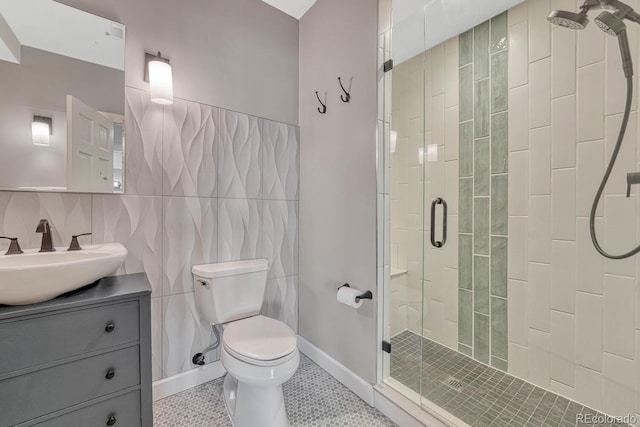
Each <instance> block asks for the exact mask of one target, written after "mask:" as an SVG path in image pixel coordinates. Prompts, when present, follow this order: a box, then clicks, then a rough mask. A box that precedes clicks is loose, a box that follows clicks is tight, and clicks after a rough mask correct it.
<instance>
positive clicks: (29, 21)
mask: <svg viewBox="0 0 640 427" xmlns="http://www.w3.org/2000/svg"><path fill="white" fill-rule="evenodd" d="M124 49H125V28H124V26H123V25H122V24H119V23H117V22H112V21H109V20H107V19H104V18H101V17H98V16H95V15H91V14H88V13H85V12H82V11H80V10H77V9H74V8H72V7H69V6H66V5H63V4H60V3H57V2H55V1H53V0H20V1H16V0H0V93H1V94H2V95H1V96H0V153H1V154H0V188H2V189H11V190H37V191H73V192H92V193H114V192H115V193H121V192H123V191H124V181H123V180H124V163H125V162H124V143H125V141H124V104H125V103H124V55H125V51H124Z"/></svg>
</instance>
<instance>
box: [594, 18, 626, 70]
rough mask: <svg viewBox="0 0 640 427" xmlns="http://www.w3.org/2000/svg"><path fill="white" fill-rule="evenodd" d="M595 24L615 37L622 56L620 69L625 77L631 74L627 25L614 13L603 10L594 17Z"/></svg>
mask: <svg viewBox="0 0 640 427" xmlns="http://www.w3.org/2000/svg"><path fill="white" fill-rule="evenodd" d="M595 22H596V25H597V26H598V28H600V29H601V30H602V31H604V32H605V33H607V34H609V35H611V36H614V37H617V38H618V45H619V46H620V55H621V56H622V70H623V71H624V75H625V77H627V78H630V77H631V76H633V60H632V59H631V49H630V48H629V38H628V37H627V26H626V25H625V23H624V22H622V18H620V17H618V16H617V15H616V14H613V13H610V12H607V11H604V12H602V13H601V14H600V15H598V17H597V18H596V19H595Z"/></svg>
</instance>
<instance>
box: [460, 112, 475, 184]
mask: <svg viewBox="0 0 640 427" xmlns="http://www.w3.org/2000/svg"><path fill="white" fill-rule="evenodd" d="M459 128H460V130H459V146H460V147H459V156H460V163H459V165H460V177H470V176H473V122H472V121H467V122H463V123H460V126H459Z"/></svg>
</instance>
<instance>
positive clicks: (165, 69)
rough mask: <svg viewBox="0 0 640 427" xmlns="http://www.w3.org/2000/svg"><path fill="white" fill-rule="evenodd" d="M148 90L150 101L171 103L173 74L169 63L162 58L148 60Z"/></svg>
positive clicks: (162, 103)
mask: <svg viewBox="0 0 640 427" xmlns="http://www.w3.org/2000/svg"><path fill="white" fill-rule="evenodd" d="M149 91H150V92H151V102H154V103H156V104H161V105H169V104H173V74H172V72H171V65H170V64H169V63H168V62H166V61H165V60H163V59H162V58H156V59H153V60H151V61H149Z"/></svg>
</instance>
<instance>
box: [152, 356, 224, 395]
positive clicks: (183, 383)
mask: <svg viewBox="0 0 640 427" xmlns="http://www.w3.org/2000/svg"><path fill="white" fill-rule="evenodd" d="M226 373H227V371H226V370H225V369H224V367H223V366H222V362H220V361H217V362H213V363H209V364H208V365H204V366H201V367H199V368H196V369H191V370H189V371H186V372H182V373H180V374H178V375H174V376H172V377H169V378H163V379H161V380H158V381H156V382H154V383H153V401H154V402H155V401H156V400H160V399H164V398H165V397H169V396H171V395H173V394H176V393H180V392H181V391H185V390H188V389H190V388H193V387H195V386H198V385H200V384H204V383H206V382H209V381H213V380H215V379H216V378H220V377H222V376H223V375H224V374H226Z"/></svg>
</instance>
